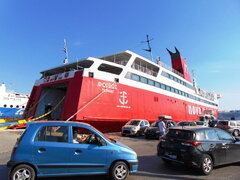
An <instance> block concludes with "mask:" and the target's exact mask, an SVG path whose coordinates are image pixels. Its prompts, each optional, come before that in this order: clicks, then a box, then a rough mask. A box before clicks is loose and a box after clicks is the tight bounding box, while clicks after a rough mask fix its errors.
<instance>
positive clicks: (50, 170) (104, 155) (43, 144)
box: [7, 121, 138, 180]
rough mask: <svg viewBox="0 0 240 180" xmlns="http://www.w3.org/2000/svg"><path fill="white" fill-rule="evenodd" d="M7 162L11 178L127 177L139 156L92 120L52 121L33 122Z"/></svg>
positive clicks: (120, 178) (13, 179)
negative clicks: (86, 121)
mask: <svg viewBox="0 0 240 180" xmlns="http://www.w3.org/2000/svg"><path fill="white" fill-rule="evenodd" d="M7 165H8V167H10V171H9V176H10V179H11V180H22V179H24V180H33V179H35V177H36V176H37V177H47V176H68V175H95V174H106V175H108V176H109V177H110V178H111V179H116V180H123V179H126V177H127V176H128V174H129V173H132V172H136V171H137V168H138V159H137V154H136V152H134V151H133V150H132V149H131V148H129V147H127V146H125V145H123V144H120V143H118V142H116V141H115V140H113V139H110V138H108V137H107V136H105V135H104V134H102V133H101V132H99V131H98V130H97V129H95V128H94V127H92V126H90V125H89V124H86V123H79V122H66V121H51V122H34V123H29V124H28V125H27V128H26V130H25V131H24V133H23V134H22V136H21V137H20V138H19V139H18V141H17V143H16V145H15V147H14V148H13V152H12V155H11V160H10V161H9V162H8V164H7Z"/></svg>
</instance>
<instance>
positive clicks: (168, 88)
mask: <svg viewBox="0 0 240 180" xmlns="http://www.w3.org/2000/svg"><path fill="white" fill-rule="evenodd" d="M125 78H127V79H132V80H134V81H139V82H141V83H144V84H148V85H151V86H155V87H158V88H161V89H164V90H166V91H170V92H172V93H175V94H179V95H181V96H185V97H187V98H190V99H193V100H196V101H199V102H203V103H206V104H210V105H213V106H218V105H217V104H216V103H212V102H210V101H207V100H205V99H202V98H199V97H197V96H194V95H191V94H189V93H186V92H183V91H181V90H179V89H176V88H174V87H171V86H168V85H166V84H163V83H160V82H157V81H154V80H152V79H148V78H145V77H142V76H139V75H137V74H134V73H130V72H128V73H127V74H126V76H125Z"/></svg>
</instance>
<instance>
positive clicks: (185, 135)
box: [166, 129, 195, 140]
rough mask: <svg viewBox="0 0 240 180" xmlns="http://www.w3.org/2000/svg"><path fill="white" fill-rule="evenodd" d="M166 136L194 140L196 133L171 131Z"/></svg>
mask: <svg viewBox="0 0 240 180" xmlns="http://www.w3.org/2000/svg"><path fill="white" fill-rule="evenodd" d="M166 136H167V137H171V138H174V139H181V140H193V139H194V137H195V133H194V132H192V131H186V130H179V129H171V130H170V131H169V132H168V133H167V135H166Z"/></svg>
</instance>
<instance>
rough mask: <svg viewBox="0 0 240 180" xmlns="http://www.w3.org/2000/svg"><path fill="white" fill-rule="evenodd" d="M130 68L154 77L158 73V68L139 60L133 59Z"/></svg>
mask: <svg viewBox="0 0 240 180" xmlns="http://www.w3.org/2000/svg"><path fill="white" fill-rule="evenodd" d="M132 68H133V69H136V70H138V71H141V72H144V73H146V74H149V75H152V76H155V77H156V76H157V74H158V71H159V67H157V66H155V65H153V64H151V63H149V62H146V61H145V60H143V59H140V58H136V59H135V61H134V62H133V64H132Z"/></svg>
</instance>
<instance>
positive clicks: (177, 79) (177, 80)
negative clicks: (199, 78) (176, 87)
mask: <svg viewBox="0 0 240 180" xmlns="http://www.w3.org/2000/svg"><path fill="white" fill-rule="evenodd" d="M162 76H164V77H167V78H168V79H171V80H173V81H176V82H177V83H179V84H182V85H184V86H186V87H188V88H190V89H194V87H193V86H192V85H190V84H188V83H186V82H184V81H182V80H181V79H179V78H177V77H175V76H173V75H171V74H169V73H167V72H165V71H162Z"/></svg>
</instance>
